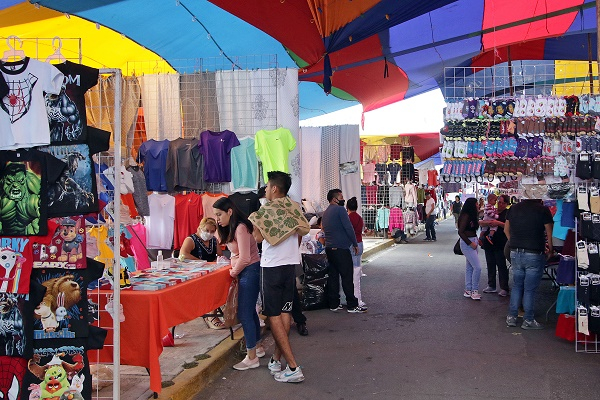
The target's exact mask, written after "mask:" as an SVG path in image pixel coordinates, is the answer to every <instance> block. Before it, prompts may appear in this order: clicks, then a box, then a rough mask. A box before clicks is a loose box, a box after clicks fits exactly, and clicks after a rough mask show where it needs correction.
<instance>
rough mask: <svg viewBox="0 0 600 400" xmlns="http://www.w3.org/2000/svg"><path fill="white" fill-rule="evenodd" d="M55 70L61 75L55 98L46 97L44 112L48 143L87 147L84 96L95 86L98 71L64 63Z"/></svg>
mask: <svg viewBox="0 0 600 400" xmlns="http://www.w3.org/2000/svg"><path fill="white" fill-rule="evenodd" d="M54 66H55V67H56V68H57V69H58V70H59V71H60V72H62V73H63V75H64V79H63V82H62V88H61V90H60V93H59V94H58V95H55V94H51V93H46V112H47V113H48V122H49V123H50V143H52V144H67V143H87V142H88V141H87V132H86V131H87V118H86V112H85V96H84V95H85V92H87V91H88V90H89V89H90V88H92V87H94V86H96V84H97V83H98V72H99V71H98V70H97V69H96V68H92V67H88V66H87V65H82V64H76V63H73V62H71V61H65V62H64V63H62V64H54Z"/></svg>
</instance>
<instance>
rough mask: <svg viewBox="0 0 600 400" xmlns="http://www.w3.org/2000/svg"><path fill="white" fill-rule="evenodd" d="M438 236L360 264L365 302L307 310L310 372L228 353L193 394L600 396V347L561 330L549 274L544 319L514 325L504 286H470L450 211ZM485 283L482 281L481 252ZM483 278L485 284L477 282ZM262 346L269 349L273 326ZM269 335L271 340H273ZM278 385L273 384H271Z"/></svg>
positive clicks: (300, 351)
mask: <svg viewBox="0 0 600 400" xmlns="http://www.w3.org/2000/svg"><path fill="white" fill-rule="evenodd" d="M436 229H437V232H438V234H437V239H438V240H437V242H434V243H431V242H425V241H423V240H422V237H420V238H416V239H415V240H413V241H412V242H411V243H409V244H407V245H398V246H393V247H390V248H389V249H386V250H384V251H382V252H380V253H378V254H377V255H375V256H373V257H371V258H370V262H369V263H368V264H365V266H364V271H365V273H366V274H367V276H366V277H365V278H364V280H363V284H362V293H363V298H364V300H365V301H366V302H367V303H368V305H369V311H368V313H366V314H348V313H346V312H345V310H344V311H342V312H335V313H334V312H331V311H329V310H317V311H311V312H307V313H306V315H307V318H308V321H307V325H308V329H309V331H310V335H309V336H307V337H301V336H299V335H297V334H296V332H295V331H293V332H291V334H290V340H291V343H292V348H293V349H294V354H295V356H296V358H297V360H298V362H299V363H300V365H301V366H302V368H303V371H304V374H305V376H306V380H305V381H304V382H303V383H301V384H297V385H290V384H284V383H279V382H276V381H274V380H273V378H272V376H271V375H270V374H269V372H268V370H267V368H266V363H267V360H266V359H263V360H261V368H257V369H254V370H249V371H234V370H232V369H231V366H232V365H233V364H234V363H235V362H237V361H238V360H239V359H240V358H241V355H240V356H237V357H236V355H230V358H229V360H228V363H227V365H226V366H225V368H224V369H222V370H221V371H219V372H218V373H217V374H216V375H215V376H214V379H215V380H214V383H213V384H211V385H210V386H209V387H208V388H207V389H205V390H204V391H202V392H201V393H199V394H198V395H197V396H195V397H193V398H194V399H197V400H200V399H203V400H217V399H234V398H235V399H236V400H244V399H248V400H250V399H258V398H265V397H266V398H283V399H286V400H296V399H345V400H352V399H357V400H363V399H390V400H391V399H410V400H421V399H423V400H434V399H436V400H437V399H457V400H458V399H460V400H464V399H467V400H470V399H473V400H475V399H477V400H480V399H503V400H505V399H515V400H516V399H525V398H526V399H540V400H541V399H588V398H597V397H598V386H597V385H596V384H595V383H596V382H598V371H599V370H600V354H582V353H576V352H575V346H574V344H573V343H570V342H567V341H565V340H563V339H559V338H557V337H556V336H555V335H554V328H555V323H556V320H557V316H556V314H554V313H553V312H551V313H550V321H548V322H546V321H545V313H546V309H547V308H548V307H549V306H550V304H551V303H552V302H553V300H554V298H555V297H556V292H555V291H554V290H553V288H552V287H551V284H550V282H549V281H548V280H544V281H542V284H541V286H540V290H539V292H538V295H537V296H536V318H537V319H538V320H539V321H540V322H542V323H544V324H545V325H546V328H545V329H544V330H541V331H525V330H522V329H520V328H507V327H506V324H505V317H506V313H507V308H508V302H509V298H502V297H500V296H498V295H497V294H483V295H482V299H481V300H480V301H474V300H471V299H466V298H464V297H463V295H462V294H463V286H464V268H465V267H464V264H465V259H464V257H462V256H456V255H454V254H453V253H452V246H453V245H454V242H455V241H456V237H457V234H456V231H455V229H454V224H453V222H452V221H450V220H447V221H444V222H441V223H440V224H439V225H438V226H437V227H436ZM480 259H481V262H482V265H483V270H482V277H481V281H480V286H481V285H485V283H486V280H487V279H486V276H487V272H486V268H485V263H484V256H483V253H480ZM481 287H484V286H481ZM266 344H267V347H268V348H267V357H268V356H269V355H270V354H271V351H272V349H273V347H272V339H271V337H270V336H267V339H266ZM269 344H271V346H270V347H269V346H268V345H269ZM275 393H276V395H275Z"/></svg>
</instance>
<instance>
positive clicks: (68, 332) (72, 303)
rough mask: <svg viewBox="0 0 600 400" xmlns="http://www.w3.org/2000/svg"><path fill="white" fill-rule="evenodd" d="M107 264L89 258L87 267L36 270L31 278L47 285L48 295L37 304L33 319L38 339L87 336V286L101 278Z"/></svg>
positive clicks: (35, 335)
mask: <svg viewBox="0 0 600 400" xmlns="http://www.w3.org/2000/svg"><path fill="white" fill-rule="evenodd" d="M103 272H104V264H102V263H101V262H98V261H95V260H93V259H90V258H88V259H87V268H86V269H72V270H64V269H56V268H44V269H35V270H33V272H32V274H31V281H32V282H35V283H39V284H41V285H43V286H45V287H46V294H45V295H44V298H43V299H42V300H41V301H40V302H39V303H38V304H37V306H36V309H35V312H34V315H32V316H31V317H33V318H34V322H33V338H34V339H63V338H64V339H73V338H79V337H87V336H88V334H89V325H88V301H87V287H88V284H89V283H90V282H92V281H95V280H97V279H99V278H100V277H101V276H102V273H103Z"/></svg>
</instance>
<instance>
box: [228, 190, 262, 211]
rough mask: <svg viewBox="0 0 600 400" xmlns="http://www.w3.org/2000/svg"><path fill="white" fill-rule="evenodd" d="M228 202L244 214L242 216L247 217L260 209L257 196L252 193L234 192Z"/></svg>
mask: <svg viewBox="0 0 600 400" xmlns="http://www.w3.org/2000/svg"><path fill="white" fill-rule="evenodd" d="M229 200H231V202H232V203H233V204H235V206H236V207H237V208H238V209H239V210H240V211H241V212H243V213H244V215H246V217H247V216H249V215H250V214H252V213H253V212H254V211H258V209H259V208H260V201H258V194H256V193H254V192H249V193H242V192H236V193H233V194H232V195H230V196H229Z"/></svg>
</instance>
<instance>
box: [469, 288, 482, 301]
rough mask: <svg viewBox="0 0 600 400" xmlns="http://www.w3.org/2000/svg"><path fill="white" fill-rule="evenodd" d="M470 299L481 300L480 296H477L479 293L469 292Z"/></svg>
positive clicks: (475, 291)
mask: <svg viewBox="0 0 600 400" xmlns="http://www.w3.org/2000/svg"><path fill="white" fill-rule="evenodd" d="M471 298H472V299H473V300H481V295H480V294H479V291H477V290H471Z"/></svg>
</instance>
